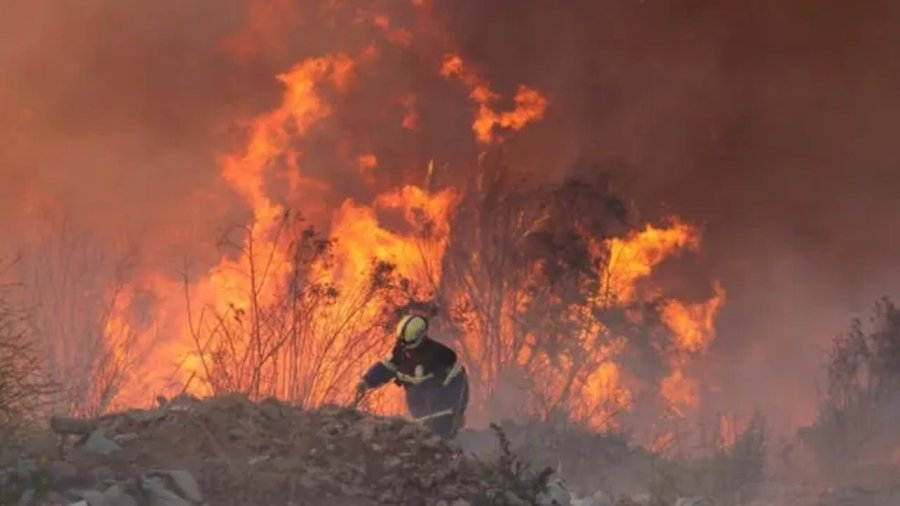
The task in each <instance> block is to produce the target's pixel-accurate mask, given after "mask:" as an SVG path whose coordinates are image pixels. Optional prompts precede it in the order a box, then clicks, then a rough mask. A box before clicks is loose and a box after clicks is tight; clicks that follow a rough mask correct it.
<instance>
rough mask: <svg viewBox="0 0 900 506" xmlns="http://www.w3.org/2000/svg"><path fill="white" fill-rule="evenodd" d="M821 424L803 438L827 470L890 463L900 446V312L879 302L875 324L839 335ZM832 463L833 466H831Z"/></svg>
mask: <svg viewBox="0 0 900 506" xmlns="http://www.w3.org/2000/svg"><path fill="white" fill-rule="evenodd" d="M827 374H828V375H827V383H826V386H827V388H826V390H825V392H824V396H823V397H822V399H821V401H820V406H819V415H818V418H817V420H816V423H815V424H814V425H813V426H812V427H810V428H807V429H805V430H803V431H801V436H802V437H803V439H804V440H805V442H806V443H807V444H808V445H809V446H811V447H812V448H813V449H814V450H815V451H816V453H817V454H818V456H819V457H820V461H821V462H822V463H823V464H824V465H825V467H826V468H829V469H832V470H836V469H835V465H840V466H842V467H843V468H845V469H846V466H847V464H848V463H850V462H853V461H854V460H858V459H861V458H866V459H869V458H874V459H876V460H880V461H886V460H887V459H888V458H890V455H888V454H885V453H884V452H885V451H893V450H894V449H895V448H896V447H897V445H898V444H900V437H898V435H897V431H896V428H897V426H898V424H900V388H898V387H900V308H898V307H897V306H896V305H895V304H894V302H893V301H891V300H890V299H888V298H882V299H881V300H879V301H878V302H877V303H876V304H875V308H874V310H873V314H872V318H871V321H870V325H869V326H868V327H866V326H864V325H863V323H862V322H861V321H860V320H854V321H853V322H852V324H851V327H850V331H849V332H848V333H846V334H843V335H839V336H837V337H836V338H835V339H834V341H833V344H832V349H831V356H830V358H829V362H828V366H827ZM829 463H831V464H829Z"/></svg>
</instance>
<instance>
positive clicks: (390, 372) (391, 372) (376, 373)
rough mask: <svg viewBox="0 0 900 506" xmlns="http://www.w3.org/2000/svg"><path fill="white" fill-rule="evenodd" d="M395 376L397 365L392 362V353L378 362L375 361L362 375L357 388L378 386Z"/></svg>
mask: <svg viewBox="0 0 900 506" xmlns="http://www.w3.org/2000/svg"><path fill="white" fill-rule="evenodd" d="M396 376H397V367H396V366H395V365H394V363H393V354H391V356H390V357H387V358H385V359H383V360H381V361H380V362H376V363H375V364H373V365H372V367H370V368H369V370H368V371H366V374H365V375H363V378H362V381H360V382H359V385H358V386H357V389H368V388H378V387H380V386H382V385H384V384H385V383H387V382H388V381H391V380H392V379H394V378H395V377H396Z"/></svg>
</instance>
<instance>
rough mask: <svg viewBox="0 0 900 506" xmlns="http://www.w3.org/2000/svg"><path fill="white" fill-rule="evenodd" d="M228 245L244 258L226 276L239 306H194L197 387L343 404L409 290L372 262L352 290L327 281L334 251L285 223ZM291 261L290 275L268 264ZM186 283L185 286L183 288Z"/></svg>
mask: <svg viewBox="0 0 900 506" xmlns="http://www.w3.org/2000/svg"><path fill="white" fill-rule="evenodd" d="M238 232H239V233H238V237H237V239H236V240H233V241H228V242H227V245H229V246H231V247H232V248H233V249H234V253H235V254H236V256H237V257H239V258H242V259H245V260H244V263H243V264H242V266H241V268H240V269H238V270H234V269H233V270H232V272H231V274H232V275H236V276H237V277H238V278H239V279H240V280H241V281H240V282H239V283H237V285H239V286H241V287H245V288H242V289H241V290H240V291H239V292H235V293H233V295H234V298H235V300H236V301H243V302H242V304H243V306H239V305H237V304H232V305H230V306H229V307H227V308H225V309H222V308H216V307H213V306H212V305H205V306H203V307H200V308H194V307H192V300H191V297H190V293H188V300H187V302H188V312H189V314H190V318H191V320H192V334H193V337H194V344H195V354H196V356H197V357H198V359H199V361H200V363H201V370H200V374H199V378H198V379H199V380H200V381H201V382H203V383H204V384H205V385H206V386H207V387H208V388H209V390H210V391H211V392H212V393H214V394H220V393H226V392H240V393H244V394H246V395H247V396H248V397H250V398H251V399H261V398H264V397H269V396H275V397H278V398H281V399H286V400H289V401H291V402H296V403H299V404H302V405H306V406H315V405H320V404H322V403H326V402H338V401H346V400H348V399H349V394H350V393H351V392H352V387H353V385H354V384H355V383H356V381H358V379H359V377H360V375H361V374H362V372H363V371H364V369H365V368H366V367H368V366H369V364H370V361H371V360H373V359H375V358H376V357H377V355H373V353H377V352H376V351H373V350H378V351H380V350H381V347H382V346H381V344H382V341H383V336H384V328H383V327H384V325H385V323H386V321H387V319H389V318H390V314H389V310H388V308H394V307H396V306H398V305H402V304H403V303H404V301H405V300H407V299H406V298H405V297H404V293H405V292H404V287H405V286H406V285H405V283H403V282H402V280H401V279H400V278H399V276H397V274H396V272H395V269H394V267H393V266H392V265H390V264H387V263H383V262H373V264H372V268H371V271H370V272H369V275H368V276H367V277H366V278H365V280H364V281H363V282H362V283H361V284H360V285H356V286H341V287H339V286H338V285H337V284H335V283H334V282H332V281H331V276H330V274H331V273H332V269H333V268H334V259H333V257H332V252H333V246H334V244H333V242H332V241H331V240H328V239H325V238H323V237H322V236H321V235H320V234H318V233H317V232H315V231H314V230H313V229H311V228H309V227H308V226H307V225H306V224H305V222H304V221H303V219H302V218H300V217H298V216H292V215H290V214H286V215H285V217H284V220H283V222H282V223H281V225H280V227H279V228H278V230H277V232H276V233H275V237H274V238H259V237H256V236H255V234H254V230H253V229H252V228H250V227H242V228H239V229H238ZM276 258H283V259H286V261H287V262H289V266H288V268H287V269H286V271H280V270H278V269H276V267H275V266H274V265H273V262H276V260H275V259H276ZM186 283H187V282H186Z"/></svg>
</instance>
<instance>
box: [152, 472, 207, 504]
mask: <svg viewBox="0 0 900 506" xmlns="http://www.w3.org/2000/svg"><path fill="white" fill-rule="evenodd" d="M159 474H164V475H166V476H168V477H169V478H171V479H172V481H173V482H174V483H175V486H176V487H177V488H178V491H179V492H181V495H182V496H183V497H184V498H186V499H188V500H191V501H194V502H203V494H202V493H200V487H199V486H198V485H197V480H195V479H194V476H193V475H192V474H191V473H189V472H187V471H182V470H174V471H159Z"/></svg>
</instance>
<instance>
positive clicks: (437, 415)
mask: <svg viewBox="0 0 900 506" xmlns="http://www.w3.org/2000/svg"><path fill="white" fill-rule="evenodd" d="M452 414H453V410H452V409H445V410H443V411H438V412H436V413H432V414H430V415H425V416H422V417H419V418H416V421H417V422H424V421H426V420H431V419H432V418H440V417H442V416H448V415H452Z"/></svg>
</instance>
